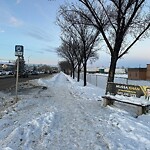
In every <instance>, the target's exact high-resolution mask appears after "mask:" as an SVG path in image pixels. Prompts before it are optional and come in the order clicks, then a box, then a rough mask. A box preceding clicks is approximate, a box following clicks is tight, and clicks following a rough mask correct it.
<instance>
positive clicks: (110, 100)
mask: <svg viewBox="0 0 150 150" xmlns="http://www.w3.org/2000/svg"><path fill="white" fill-rule="evenodd" d="M102 98H103V100H102V106H104V107H106V106H107V105H113V104H114V102H115V101H117V102H120V103H125V104H129V105H133V106H136V108H137V111H136V114H137V115H138V116H139V115H142V114H146V113H147V112H148V110H149V107H150V103H147V104H141V103H136V102H132V101H131V102H130V101H123V100H121V99H118V98H115V97H111V96H102Z"/></svg>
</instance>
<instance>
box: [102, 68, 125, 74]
mask: <svg viewBox="0 0 150 150" xmlns="http://www.w3.org/2000/svg"><path fill="white" fill-rule="evenodd" d="M104 72H105V73H108V72H109V68H105V69H104ZM115 74H126V69H125V68H116V69H115Z"/></svg>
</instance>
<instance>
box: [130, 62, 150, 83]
mask: <svg viewBox="0 0 150 150" xmlns="http://www.w3.org/2000/svg"><path fill="white" fill-rule="evenodd" d="M128 79H131V80H150V64H147V68H128Z"/></svg>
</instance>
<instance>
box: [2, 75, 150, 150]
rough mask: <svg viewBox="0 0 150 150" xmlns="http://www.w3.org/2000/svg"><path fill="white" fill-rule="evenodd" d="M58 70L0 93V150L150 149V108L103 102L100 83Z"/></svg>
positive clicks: (102, 91)
mask: <svg viewBox="0 0 150 150" xmlns="http://www.w3.org/2000/svg"><path fill="white" fill-rule="evenodd" d="M82 85H83V83H82V82H80V83H77V82H76V81H75V80H72V79H71V78H70V77H69V76H66V75H64V74H63V73H59V74H57V75H56V76H54V77H53V78H47V79H36V80H32V81H30V82H29V83H24V84H22V85H20V92H19V93H20V95H19V101H18V102H17V103H16V104H14V98H15V96H14V93H12V92H9V93H2V92H1V93H0V110H1V112H0V150H150V136H149V135H150V114H146V115H142V116H139V117H138V118H137V117H135V114H134V112H133V111H130V108H129V107H128V106H127V111H126V110H125V109H124V106H117V105H116V106H113V107H109V106H108V107H105V108H104V107H102V106H101V101H100V100H101V96H102V95H104V89H100V88H97V87H95V86H92V85H88V86H87V87H83V86H82Z"/></svg>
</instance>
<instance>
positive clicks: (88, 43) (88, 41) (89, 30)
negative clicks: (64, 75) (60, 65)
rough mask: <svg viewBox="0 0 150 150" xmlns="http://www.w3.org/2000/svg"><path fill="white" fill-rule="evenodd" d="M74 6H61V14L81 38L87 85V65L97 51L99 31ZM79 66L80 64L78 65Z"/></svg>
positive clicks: (80, 50)
mask: <svg viewBox="0 0 150 150" xmlns="http://www.w3.org/2000/svg"><path fill="white" fill-rule="evenodd" d="M73 9H74V6H73V7H69V8H68V7H67V6H62V7H61V8H60V15H61V16H62V18H63V19H64V20H65V21H66V22H67V23H68V26H69V29H70V28H73V29H74V30H72V31H74V32H72V31H71V33H73V34H74V35H75V36H76V37H78V39H79V40H80V43H81V44H80V45H79V46H80V49H79V50H78V54H79V56H80V58H81V60H82V64H83V68H84V86H86V84H87V83H86V67H87V61H88V59H89V58H90V57H91V56H92V57H93V56H94V55H93V54H94V53H96V51H97V49H94V47H95V46H96V44H97V39H98V36H99V31H98V30H95V28H94V27H92V26H91V27H90V26H88V25H87V24H86V23H85V21H86V20H85V19H84V18H83V17H82V16H81V15H80V14H78V13H76V12H75V11H74V10H73ZM78 66H79V65H78Z"/></svg>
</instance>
